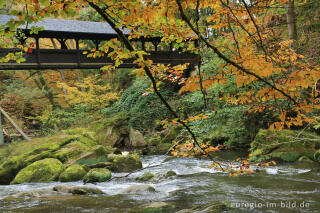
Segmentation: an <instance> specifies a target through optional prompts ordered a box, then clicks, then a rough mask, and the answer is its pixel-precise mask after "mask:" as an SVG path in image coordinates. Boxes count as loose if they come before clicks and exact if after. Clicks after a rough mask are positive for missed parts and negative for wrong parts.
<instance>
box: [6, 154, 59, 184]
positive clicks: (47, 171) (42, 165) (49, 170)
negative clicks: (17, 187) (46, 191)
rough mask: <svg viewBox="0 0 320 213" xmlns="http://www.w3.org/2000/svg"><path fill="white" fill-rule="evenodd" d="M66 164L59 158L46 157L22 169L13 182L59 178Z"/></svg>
mask: <svg viewBox="0 0 320 213" xmlns="http://www.w3.org/2000/svg"><path fill="white" fill-rule="evenodd" d="M63 170H64V165H63V164H62V163H61V162H60V161H59V160H57V159H54V158H46V159H43V160H40V161H36V162H34V163H32V164H31V165H29V166H27V167H25V168H24V169H22V170H21V171H20V172H19V173H18V174H17V176H16V177H15V178H14V180H13V181H12V182H11V184H19V183H27V182H51V181H54V180H57V179H58V177H59V175H60V174H61V172H62V171H63Z"/></svg>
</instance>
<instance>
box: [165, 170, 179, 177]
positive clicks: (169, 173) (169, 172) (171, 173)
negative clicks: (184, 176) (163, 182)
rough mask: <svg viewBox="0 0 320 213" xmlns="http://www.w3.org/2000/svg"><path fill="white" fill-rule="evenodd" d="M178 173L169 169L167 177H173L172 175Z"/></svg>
mask: <svg viewBox="0 0 320 213" xmlns="http://www.w3.org/2000/svg"><path fill="white" fill-rule="evenodd" d="M176 175H177V173H175V172H174V171H168V172H167V174H166V177H171V176H176Z"/></svg>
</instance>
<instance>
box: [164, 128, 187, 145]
mask: <svg viewBox="0 0 320 213" xmlns="http://www.w3.org/2000/svg"><path fill="white" fill-rule="evenodd" d="M181 129H182V127H181V126H174V127H172V128H171V129H170V130H169V131H168V133H167V134H166V135H165V136H164V138H163V139H162V140H161V143H170V144H172V142H173V141H174V139H176V137H177V136H178V135H179V133H180V131H181Z"/></svg>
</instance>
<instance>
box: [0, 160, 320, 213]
mask: <svg viewBox="0 0 320 213" xmlns="http://www.w3.org/2000/svg"><path fill="white" fill-rule="evenodd" d="M165 158H166V157H165V156H148V157H143V158H142V160H143V165H144V166H147V165H154V164H159V163H160V162H162V161H163V160H164V159H165ZM208 165H210V161H208V160H199V159H188V158H185V159H173V160H170V161H168V162H167V163H165V164H163V165H161V166H158V167H154V168H149V169H146V170H143V171H140V172H137V173H134V174H132V175H130V176H128V177H126V178H119V179H114V180H112V181H110V182H105V183H99V184H97V185H95V186H96V187H98V188H100V189H101V190H102V191H103V192H105V193H106V194H105V195H98V196H85V195H68V196H51V197H38V198H28V199H25V198H24V199H22V198H19V199H6V197H8V196H10V195H13V194H15V193H18V192H25V191H29V190H33V189H40V188H47V187H53V186H56V185H59V184H61V183H59V182H53V183H28V184H20V185H9V186H0V212H1V213H2V212H4V213H9V212H10V213H13V212H14V213H15V212H39V213H51V212H52V213H55V212H57V213H63V212H68V213H73V212H75V213H82V212H90V213H91V212H115V213H118V212H119V213H121V212H128V211H130V209H132V208H134V207H136V206H139V205H144V204H146V203H149V202H158V201H163V202H167V203H171V204H174V205H175V206H176V207H177V208H176V210H174V211H172V212H176V211H178V210H181V209H186V208H191V207H192V206H193V205H204V204H208V203H212V202H217V201H220V202H228V203H230V205H231V206H232V207H234V208H233V209H231V210H230V211H228V212H281V213H286V212H320V178H319V176H320V169H319V166H318V165H314V164H311V165H308V166H306V165H301V164H286V165H280V166H272V167H267V168H259V169H260V172H257V173H255V174H250V175H246V176H237V177H229V176H228V174H226V173H222V172H217V171H214V170H213V169H210V168H209V167H208ZM169 170H173V171H175V172H176V173H177V176H175V177H170V178H165V179H162V180H160V181H159V182H147V183H142V182H139V181H136V180H135V178H136V177H138V176H140V175H142V174H143V173H144V172H146V171H150V172H152V173H158V172H163V173H165V172H167V171H169ZM113 175H114V176H123V175H125V174H124V173H123V174H121V173H117V174H113ZM71 184H73V185H82V183H81V182H73V183H71ZM141 184H148V185H151V186H153V187H154V188H155V189H156V192H141V193H133V194H128V193H125V192H124V191H125V189H126V188H128V187H130V186H132V185H141ZM88 185H89V186H90V185H91V184H88Z"/></svg>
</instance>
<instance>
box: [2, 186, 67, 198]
mask: <svg viewBox="0 0 320 213" xmlns="http://www.w3.org/2000/svg"><path fill="white" fill-rule="evenodd" d="M56 195H61V192H56V191H53V190H52V188H44V189H34V190H30V191H27V192H19V193H17V194H14V195H12V196H10V197H8V198H34V197H49V196H56Z"/></svg>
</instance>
